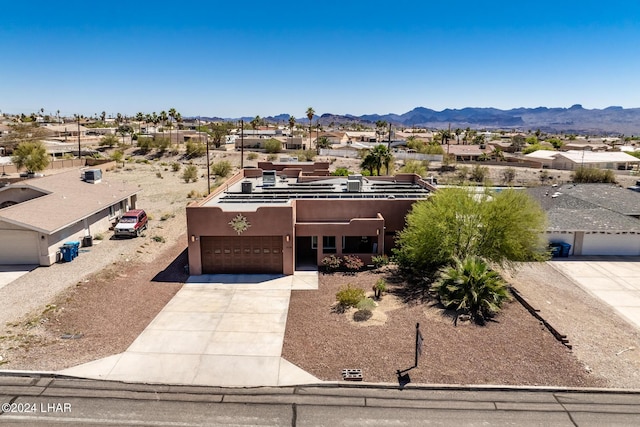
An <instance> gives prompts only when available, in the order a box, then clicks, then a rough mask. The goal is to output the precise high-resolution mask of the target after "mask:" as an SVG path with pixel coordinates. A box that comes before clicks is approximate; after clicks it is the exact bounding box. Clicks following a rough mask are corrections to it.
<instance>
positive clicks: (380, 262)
mask: <svg viewBox="0 0 640 427" xmlns="http://www.w3.org/2000/svg"><path fill="white" fill-rule="evenodd" d="M371 262H372V263H373V266H374V267H375V268H380V267H384V266H385V265H389V257H388V256H386V255H384V254H383V255H376V256H374V257H372V258H371Z"/></svg>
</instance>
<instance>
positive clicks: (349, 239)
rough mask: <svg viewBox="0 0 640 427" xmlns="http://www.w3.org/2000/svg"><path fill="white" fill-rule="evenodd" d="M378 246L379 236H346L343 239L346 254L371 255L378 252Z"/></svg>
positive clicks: (343, 248)
mask: <svg viewBox="0 0 640 427" xmlns="http://www.w3.org/2000/svg"><path fill="white" fill-rule="evenodd" d="M377 246H378V238H377V236H344V237H343V238H342V252H343V253H345V254H371V253H375V252H376V251H377V249H378V248H377ZM374 248H375V250H374Z"/></svg>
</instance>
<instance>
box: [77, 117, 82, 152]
mask: <svg viewBox="0 0 640 427" xmlns="http://www.w3.org/2000/svg"><path fill="white" fill-rule="evenodd" d="M76 116H77V118H78V159H81V158H82V152H81V151H80V114H77V115H76Z"/></svg>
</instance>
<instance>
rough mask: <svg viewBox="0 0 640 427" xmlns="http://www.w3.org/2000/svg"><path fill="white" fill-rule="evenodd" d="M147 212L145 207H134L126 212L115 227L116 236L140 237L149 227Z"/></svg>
mask: <svg viewBox="0 0 640 427" xmlns="http://www.w3.org/2000/svg"><path fill="white" fill-rule="evenodd" d="M148 221H149V219H148V218H147V214H146V212H145V211H144V210H143V209H133V210H130V211H128V212H127V213H125V214H124V215H123V216H122V218H120V220H119V221H118V224H116V226H115V228H114V233H115V237H138V236H139V235H140V233H142V231H143V230H146V229H147V222H148Z"/></svg>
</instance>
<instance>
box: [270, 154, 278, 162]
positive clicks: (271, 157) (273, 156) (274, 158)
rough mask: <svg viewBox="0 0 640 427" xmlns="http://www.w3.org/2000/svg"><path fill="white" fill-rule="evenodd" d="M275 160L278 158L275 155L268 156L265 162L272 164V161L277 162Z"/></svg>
mask: <svg viewBox="0 0 640 427" xmlns="http://www.w3.org/2000/svg"><path fill="white" fill-rule="evenodd" d="M277 159H278V156H276V155H275V154H269V155H268V156H267V161H268V162H273V161H274V160H277Z"/></svg>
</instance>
